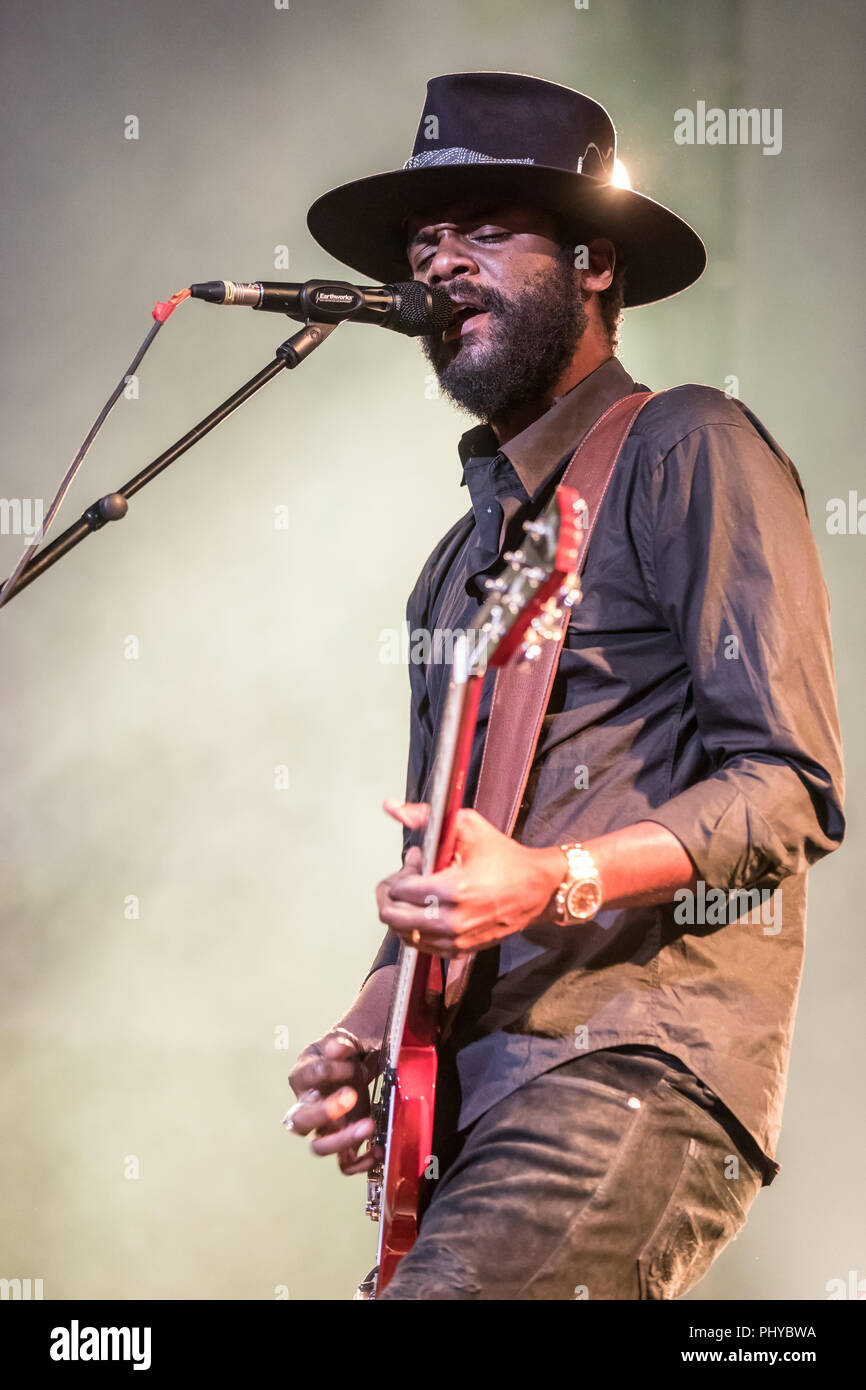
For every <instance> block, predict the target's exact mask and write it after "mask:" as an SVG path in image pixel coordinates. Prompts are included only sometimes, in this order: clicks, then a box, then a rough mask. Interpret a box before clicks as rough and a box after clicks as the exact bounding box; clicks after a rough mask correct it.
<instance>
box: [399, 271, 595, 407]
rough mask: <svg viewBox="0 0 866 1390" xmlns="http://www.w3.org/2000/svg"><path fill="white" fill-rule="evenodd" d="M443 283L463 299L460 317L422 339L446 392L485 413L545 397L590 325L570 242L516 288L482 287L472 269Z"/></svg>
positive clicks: (459, 300)
mask: <svg viewBox="0 0 866 1390" xmlns="http://www.w3.org/2000/svg"><path fill="white" fill-rule="evenodd" d="M438 288H439V289H441V290H444V291H445V293H446V294H448V295H450V297H451V298H452V299H453V300H454V301H455V303H456V304H458V305H459V306H460V312H459V316H458V317H456V318H455V320H454V321H453V322H452V324H450V325H449V327H448V328H447V329H446V330H445V332H444V333H437V334H434V335H431V336H428V337H426V338H422V339H421V340H420V342H421V346H422V349H423V351H424V354H425V356H426V357H427V359H428V360H429V362H430V364H431V366H432V367H433V370H434V371H435V373H436V376H437V378H438V380H439V383H440V386H441V388H442V391H443V392H444V394H445V395H446V396H447V397H448V398H449V399H450V400H451V401H453V403H454V404H455V405H456V406H458V407H459V408H460V409H462V410H465V411H467V412H468V413H469V414H470V415H472V416H474V417H476V418H477V419H479V420H491V419H495V418H496V417H497V416H500V415H502V414H503V412H506V411H510V410H513V409H514V408H515V407H519V406H521V405H524V404H530V403H532V402H535V401H538V400H540V399H543V397H544V396H545V394H547V393H549V392H551V390H552V388H553V387H554V386H555V384H556V382H557V381H558V380H559V379H560V377H561V375H562V373H563V371H564V370H565V368H566V367H567V366H568V363H569V362H570V361H571V359H572V357H573V356H574V353H575V351H576V349H577V347H578V345H579V343H580V340H581V338H582V337H583V334H584V333H585V331H586V328H587V325H588V318H587V313H586V309H585V306H584V300H583V298H582V296H581V292H580V288H579V285H578V283H577V280H576V277H575V274H574V259H573V251H572V249H571V248H570V247H562V248H560V249H559V250H558V251H557V253H556V254H555V255H553V256H550V257H548V258H546V259H545V262H544V265H543V266H542V267H540V268H537V269H536V270H535V271H534V272H533V273H532V274H531V275H528V276H527V277H526V278H525V279H523V280H522V281H521V282H519V283H518V284H517V285H516V286H515V288H513V289H512V288H509V289H507V290H504V289H496V288H493V287H491V286H481V285H478V284H476V283H474V277H469V276H466V275H457V276H455V277H454V278H452V279H451V280H450V281H444V280H443V281H440V283H439V285H438Z"/></svg>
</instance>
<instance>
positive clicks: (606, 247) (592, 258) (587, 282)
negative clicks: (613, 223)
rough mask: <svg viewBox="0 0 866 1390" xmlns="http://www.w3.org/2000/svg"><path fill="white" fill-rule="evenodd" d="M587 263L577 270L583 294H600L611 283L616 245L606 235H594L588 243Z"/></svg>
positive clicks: (614, 265)
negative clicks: (584, 266)
mask: <svg viewBox="0 0 866 1390" xmlns="http://www.w3.org/2000/svg"><path fill="white" fill-rule="evenodd" d="M587 250H588V252H589V265H588V266H587V267H586V269H584V270H581V271H579V272H578V273H579V276H580V284H581V288H582V290H583V292H584V294H601V292H602V290H606V289H608V288H609V287H610V285H611V284H612V283H613V272H614V270H615V269H616V247H615V246H614V244H613V242H612V241H609V240H608V238H607V237H595V238H594V239H593V240H592V241H590V242H589V243H588V246H587Z"/></svg>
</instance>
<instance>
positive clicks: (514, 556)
mask: <svg viewBox="0 0 866 1390" xmlns="http://www.w3.org/2000/svg"><path fill="white" fill-rule="evenodd" d="M502 558H503V560H505V561H506V562H507V563H508V564H509V565H510V566H511V568H512V569H513V570H519V569H520V566H521V565H525V564H526V556H525V555H524V553H523V551H522V550H506V552H505V554H504V555H503V557H502Z"/></svg>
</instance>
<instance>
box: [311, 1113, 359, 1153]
mask: <svg viewBox="0 0 866 1390" xmlns="http://www.w3.org/2000/svg"><path fill="white" fill-rule="evenodd" d="M374 1131H375V1124H374V1122H373V1120H372V1119H371V1118H370V1116H369V1115H368V1116H367V1117H366V1119H363V1120H358V1121H356V1123H355V1124H351V1125H344V1126H343V1128H342V1129H338V1130H335V1131H334V1133H333V1134H317V1135H316V1138H315V1139H314V1140H313V1141H312V1143H311V1144H310V1148H311V1149H312V1150H313V1153H314V1154H320V1155H321V1156H323V1157H324V1156H325V1155H326V1154H337V1153H340V1152H341V1150H344V1149H350V1150H351V1149H357V1147H358V1145H359V1144H363V1142H364V1140H365V1139H372V1137H373V1133H374ZM355 1157H357V1155H355Z"/></svg>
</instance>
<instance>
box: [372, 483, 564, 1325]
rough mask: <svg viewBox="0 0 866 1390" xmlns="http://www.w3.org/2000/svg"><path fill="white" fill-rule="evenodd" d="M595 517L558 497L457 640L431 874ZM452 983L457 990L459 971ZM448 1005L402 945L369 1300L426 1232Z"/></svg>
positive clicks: (390, 1030) (384, 1077) (415, 954)
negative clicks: (495, 691) (508, 677)
mask: <svg viewBox="0 0 866 1390" xmlns="http://www.w3.org/2000/svg"><path fill="white" fill-rule="evenodd" d="M585 514H586V508H585V504H584V503H583V502H582V501H581V499H580V498H579V497H578V494H577V493H576V492H574V491H573V490H572V489H571V488H567V487H561V488H559V489H558V490H557V492H556V494H555V496H554V497H553V499H552V501H551V503H550V505H549V506H548V508H547V509H546V511H545V512H544V513H543V514H542V515H541V516H540V517H539V519H538V520H537V521H535V522H527V523H526V525H525V528H524V530H525V532H526V538H525V540H524V542H523V545H522V548H521V549H520V550H518V551H515V552H514V553H506V555H505V560H506V562H507V563H508V568H507V569H506V570H505V571H504V573H503V575H502V576H501V577H500V578H497V579H488V580H487V587H488V589H489V590H490V597H489V598H488V599H487V601H486V602H485V604H484V605H483V607H482V608H481V609H480V611H479V613H478V617H477V619H476V626H475V628H474V629H473V630H472V631H470V632H467V633H466V634H462V635H460V636H459V637H458V638H457V639H456V640H455V642H454V648H453V663H452V675H451V681H450V685H449V690H448V696H447V699H446V705H445V711H444V714H443V718H442V722H441V727H440V730H439V733H438V736H437V740H436V749H435V755H434V764H433V775H432V778H431V788H430V797H429V800H430V818H429V822H428V825H427V828H426V830H425V833H424V843H423V849H422V870H421V871H422V873H424V874H429V873H434V872H436V871H438V870H439V869H443V868H445V867H446V866H447V865H448V864H450V863H451V861H452V858H453V851H454V839H455V821H456V817H457V812H458V811H459V810H460V808H461V806H462V805H463V790H464V784H465V780H466V770H467V767H468V764H469V757H470V752H471V749H472V737H473V734H474V731H475V724H476V719H477V714H478V703H479V700H480V698H481V685H482V680H483V677H484V672H485V671H486V669H487V668H488V666H504V665H505V664H506V663H507V662H509V661H511V660H514V659H516V658H518V657H520V656H521V655H522V656H523V658H524V659H526V660H530V661H531V660H533V659H534V658H536V657H537V656H538V655H539V654H540V650H541V647H540V644H541V642H542V641H544V640H546V639H552V638H556V637H558V635H559V633H560V631H561V628H562V623H563V621H564V620H565V612H566V610H567V609H568V608H569V607H571V605H572V604H574V603H575V602H576V601H577V600H578V599H579V597H580V593H579V590H578V587H577V577H576V568H575V567H576V560H577V553H578V541H579V531H580V529H581V528H582V527H583V525H584V524H585ZM458 964H459V965H460V966H461V967H462V968H464V969H465V968H467V967H468V964H469V961H467V960H466V959H465V958H464V959H463V960H462V961H460V962H459V963H458V962H453V961H452V962H451V965H450V967H449V972H450V971H453V970H454V968H455V965H458ZM448 983H449V989H450V987H451V983H452V982H451V976H450V973H449V979H448ZM464 987H465V982H464ZM442 1001H443V977H442V971H441V968H440V962H439V958H438V957H436V956H431V955H428V954H424V953H422V952H420V951H417V950H415V949H414V948H413V947H409V946H405V945H401V947H400V956H399V962H398V970H397V981H396V984H395V987H394V993H393V996H392V999H391V1006H390V1011H389V1016H388V1023H387V1027H386V1030H385V1037H384V1041H383V1046H382V1051H381V1053H380V1057H379V1065H380V1071H379V1073H378V1075H377V1077H376V1080H375V1084H374V1091H373V1109H372V1114H373V1118H374V1120H375V1122H376V1131H375V1138H374V1141H373V1142H374V1143H376V1144H379V1145H381V1146H382V1148H383V1150H384V1153H385V1158H384V1161H383V1162H382V1163H380V1164H378V1165H377V1166H376V1167H375V1168H372V1169H371V1170H370V1173H369V1176H368V1181H367V1212H368V1214H369V1215H370V1217H371V1218H372V1219H373V1220H374V1221H378V1222H379V1253H378V1264H377V1265H376V1267H375V1268H374V1269H373V1270H372V1271H371V1272H370V1274H368V1275H367V1278H366V1279H365V1280H364V1282H363V1283H362V1284H361V1286H360V1287H359V1289H358V1291H357V1294H356V1295H355V1297H356V1298H358V1299H375V1297H376V1295H377V1293H378V1292H381V1291H382V1290H383V1289H384V1288H385V1287H386V1285H387V1284H388V1283H389V1282H390V1280H391V1279H392V1278H393V1275H394V1271H395V1269H396V1268H397V1264H398V1263H399V1261H400V1260H401V1259H402V1257H403V1256H404V1255H405V1254H406V1253H407V1252H408V1251H409V1249H410V1248H411V1247H412V1245H413V1244H414V1242H415V1239H416V1237H417V1235H418V1226H419V1222H420V1218H421V1214H422V1211H423V1206H422V1194H423V1186H422V1185H423V1184H424V1183H425V1181H426V1180H425V1170H426V1169H427V1168H428V1166H429V1165H430V1162H431V1144H432V1137H433V1105H434V1099H435V1093H436V1065H437V1057H436V1043H437V1040H438V1037H439V1031H440V1024H441V1016H442Z"/></svg>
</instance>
